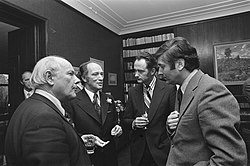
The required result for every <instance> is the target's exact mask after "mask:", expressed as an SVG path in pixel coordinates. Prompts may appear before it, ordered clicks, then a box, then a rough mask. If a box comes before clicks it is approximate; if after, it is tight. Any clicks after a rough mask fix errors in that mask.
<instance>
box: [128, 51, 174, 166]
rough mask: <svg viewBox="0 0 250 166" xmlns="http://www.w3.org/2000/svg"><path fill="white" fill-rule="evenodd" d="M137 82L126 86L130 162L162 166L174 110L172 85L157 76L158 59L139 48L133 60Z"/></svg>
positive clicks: (168, 144) (136, 164)
mask: <svg viewBox="0 0 250 166" xmlns="http://www.w3.org/2000/svg"><path fill="white" fill-rule="evenodd" d="M134 72H135V78H136V80H137V82H138V83H139V85H137V86H135V87H133V88H130V89H129V97H128V102H127V104H126V109H125V113H124V117H123V125H124V126H125V127H127V128H128V129H129V130H131V135H130V139H131V140H130V141H131V146H130V151H131V164H132V166H145V165H147V166H163V165H165V163H166V159H167V155H168V152H169V148H170V140H169V138H168V135H167V131H166V127H165V126H166V120H167V117H168V115H169V114H170V112H171V111H173V110H174V103H175V87H174V86H172V85H168V84H166V83H165V82H163V81H161V80H159V79H157V78H156V76H155V75H156V72H157V61H156V59H155V58H154V56H152V55H151V54H149V53H147V52H142V53H141V54H140V55H139V56H137V57H136V60H135V62H134Z"/></svg>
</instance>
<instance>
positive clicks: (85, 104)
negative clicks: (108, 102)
mask: <svg viewBox="0 0 250 166" xmlns="http://www.w3.org/2000/svg"><path fill="white" fill-rule="evenodd" d="M77 99H78V100H80V102H77V103H78V105H79V106H80V107H81V108H82V111H85V112H86V113H87V114H89V115H90V116H91V117H92V118H94V119H95V120H96V121H98V122H99V123H101V120H100V118H99V116H98V114H97V112H96V110H95V108H94V106H93V103H92V101H91V100H90V98H89V96H88V94H87V93H86V91H85V89H83V90H82V91H80V92H78V93H77Z"/></svg>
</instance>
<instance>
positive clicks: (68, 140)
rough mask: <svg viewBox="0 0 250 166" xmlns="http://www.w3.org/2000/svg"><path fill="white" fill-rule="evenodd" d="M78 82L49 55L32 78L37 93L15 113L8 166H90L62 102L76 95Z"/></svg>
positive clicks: (71, 71) (62, 62) (67, 67)
mask: <svg viewBox="0 0 250 166" xmlns="http://www.w3.org/2000/svg"><path fill="white" fill-rule="evenodd" d="M77 81H78V79H77V78H76V76H75V74H74V69H73V67H72V65H71V64H70V63H69V62H68V61H67V60H66V59H64V58H61V57H57V56H47V57H45V58H43V59H41V60H40V61H38V63H37V64H36V66H35V68H34V70H33V73H32V75H31V83H32V85H33V86H34V87H35V93H34V94H33V95H32V96H31V97H29V98H28V99H26V100H24V101H23V102H22V103H21V104H20V105H19V107H18V108H17V110H16V111H15V112H14V114H13V116H12V118H11V120H10V123H9V126H8V129H7V133H6V141H5V152H6V158H7V164H8V166H90V165H91V163H90V160H89V156H88V154H87V152H86V149H85V146H84V144H83V141H82V139H81V138H80V137H79V136H78V134H77V133H76V131H75V130H74V128H73V127H72V125H71V124H70V123H69V122H68V121H67V119H66V118H65V117H64V115H65V110H64V109H63V108H62V106H61V102H63V101H65V100H68V99H70V98H73V97H75V96H76V93H75V89H76V85H75V82H77Z"/></svg>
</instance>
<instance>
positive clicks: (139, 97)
mask: <svg viewBox="0 0 250 166" xmlns="http://www.w3.org/2000/svg"><path fill="white" fill-rule="evenodd" d="M134 96H135V103H136V105H137V106H138V113H137V114H138V116H141V115H143V114H144V112H145V110H144V97H143V85H142V84H139V85H138V86H137V87H136V88H135V95H134Z"/></svg>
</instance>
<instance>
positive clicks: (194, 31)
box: [175, 12, 250, 94]
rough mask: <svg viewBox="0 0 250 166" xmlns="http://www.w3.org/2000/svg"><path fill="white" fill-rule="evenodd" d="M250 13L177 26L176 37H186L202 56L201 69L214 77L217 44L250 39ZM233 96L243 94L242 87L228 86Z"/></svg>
mask: <svg viewBox="0 0 250 166" xmlns="http://www.w3.org/2000/svg"><path fill="white" fill-rule="evenodd" d="M249 20H250V12H246V13H241V14H237V15H232V16H227V17H222V18H217V19H211V20H206V21H201V22H194V23H190V24H185V25H179V26H175V29H176V36H182V37H185V38H186V39H187V40H188V41H189V42H190V43H191V44H192V45H193V46H194V47H196V49H197V51H198V54H199V56H200V62H201V69H202V70H203V71H204V72H205V73H207V74H209V75H210V76H214V50H213V45H214V44H215V43H223V42H232V41H239V40H247V39H250V21H249ZM227 87H228V88H229V89H230V91H231V92H233V94H241V91H242V87H241V86H240V85H231V86H227Z"/></svg>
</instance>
